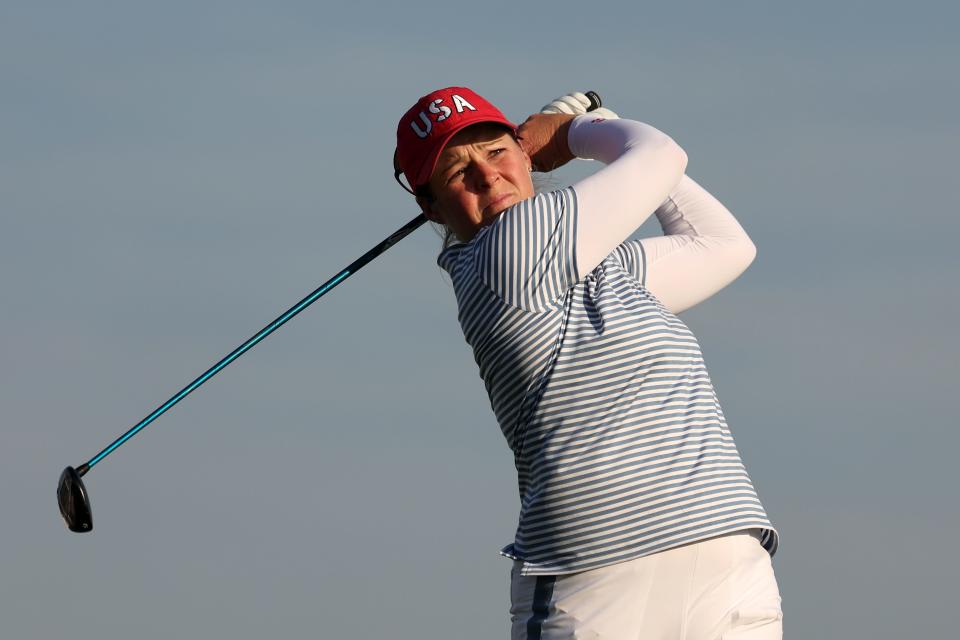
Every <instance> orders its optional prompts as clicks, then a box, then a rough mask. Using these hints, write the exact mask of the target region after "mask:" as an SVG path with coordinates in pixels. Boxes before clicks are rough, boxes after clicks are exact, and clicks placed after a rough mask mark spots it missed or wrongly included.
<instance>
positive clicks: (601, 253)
mask: <svg viewBox="0 0 960 640" xmlns="http://www.w3.org/2000/svg"><path fill="white" fill-rule="evenodd" d="M568 144H569V148H570V151H571V152H572V153H573V154H574V155H576V156H578V157H581V158H592V159H595V160H600V161H601V162H604V163H606V164H607V166H606V167H604V168H603V169H601V170H600V171H598V172H597V173H595V174H593V175H591V176H589V177H587V178H585V179H583V180H581V181H580V182H578V183H577V184H576V185H574V191H575V192H576V193H577V203H578V210H579V221H578V227H577V241H576V247H577V249H576V250H577V271H578V272H579V273H580V274H586V273H589V272H590V271H592V270H593V268H594V267H596V266H597V265H598V264H600V262H601V261H603V259H604V258H606V257H607V256H608V255H609V254H610V253H611V252H612V251H613V250H614V249H615V248H616V247H617V246H618V245H620V243H622V242H623V241H624V240H625V239H626V238H627V237H628V236H629V235H630V234H631V233H633V232H634V231H635V230H636V229H637V227H639V226H640V225H641V224H643V222H644V221H645V220H646V219H647V218H649V217H650V215H651V214H652V213H654V211H656V210H657V207H658V206H659V205H660V204H661V203H663V202H664V201H665V200H666V199H667V197H668V196H669V195H670V193H671V192H672V191H673V190H674V188H675V187H676V186H677V183H678V182H679V181H680V179H681V177H682V176H683V172H684V169H685V168H686V165H687V155H686V153H684V151H683V149H681V148H680V147H679V146H678V145H677V144H676V143H675V142H674V141H673V140H671V139H670V137H669V136H667V135H666V134H664V133H662V132H660V131H658V130H657V129H654V128H653V127H651V126H649V125H646V124H642V123H639V122H633V121H630V120H599V121H598V119H596V118H593V117H591V116H590V115H584V116H579V117H577V118H575V119H574V120H573V121H572V122H571V124H570V130H569V135H568ZM644 248H645V247H644Z"/></svg>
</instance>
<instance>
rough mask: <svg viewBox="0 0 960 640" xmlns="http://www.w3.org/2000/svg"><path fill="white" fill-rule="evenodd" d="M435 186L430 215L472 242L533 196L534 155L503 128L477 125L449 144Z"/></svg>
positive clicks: (432, 182)
mask: <svg viewBox="0 0 960 640" xmlns="http://www.w3.org/2000/svg"><path fill="white" fill-rule="evenodd" d="M430 190H431V192H432V193H433V202H431V203H430V205H429V209H428V210H427V211H426V213H427V217H428V218H430V219H431V220H433V221H434V222H441V223H443V224H445V225H447V227H449V228H450V229H451V230H452V231H453V232H454V234H455V235H456V236H457V239H459V240H460V241H461V242H469V241H470V240H471V239H472V238H473V236H475V235H476V234H477V232H478V231H479V230H480V229H481V228H483V227H484V226H486V225H488V224H490V223H491V222H492V221H493V220H494V219H495V218H496V217H497V216H498V215H500V214H501V213H502V212H503V211H504V210H506V209H507V208H509V207H511V206H512V205H514V204H516V203H518V202H521V201H523V200H526V199H527V198H531V197H533V195H534V191H533V180H532V179H531V178H530V157H529V156H528V155H527V154H526V153H525V152H524V151H523V149H521V148H520V145H519V144H517V141H516V140H514V138H513V135H512V134H511V132H509V131H507V130H505V129H504V128H503V127H501V126H498V125H495V124H477V125H473V126H471V127H467V128H466V129H464V130H463V131H460V132H459V133H457V134H456V135H455V136H454V137H453V138H451V139H450V142H448V143H447V146H446V147H445V148H444V149H443V152H442V153H441V154H440V157H439V159H438V160H437V167H436V169H434V171H433V175H432V176H430Z"/></svg>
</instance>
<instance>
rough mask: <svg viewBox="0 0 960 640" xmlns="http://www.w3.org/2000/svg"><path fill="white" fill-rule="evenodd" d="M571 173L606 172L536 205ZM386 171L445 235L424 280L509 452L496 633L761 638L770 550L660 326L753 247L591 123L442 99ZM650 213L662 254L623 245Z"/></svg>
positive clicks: (705, 404)
mask: <svg viewBox="0 0 960 640" xmlns="http://www.w3.org/2000/svg"><path fill="white" fill-rule="evenodd" d="M574 157H579V158H591V159H595V160H599V161H600V162H601V163H603V165H605V166H601V168H599V170H598V171H597V172H596V173H594V174H593V175H591V176H589V177H588V178H585V179H584V180H582V181H580V182H578V183H576V184H574V185H573V186H571V187H567V188H565V189H560V190H558V191H553V192H551V193H542V194H536V193H535V192H534V188H533V184H532V181H531V176H530V173H531V171H535V170H549V169H552V168H555V167H557V166H560V165H562V164H564V163H566V162H568V161H569V160H571V159H572V158H574ZM396 160H397V165H398V170H399V171H401V172H402V173H403V174H404V176H405V177H406V180H407V183H408V184H409V185H410V187H411V190H412V191H413V192H414V194H415V195H416V197H417V202H418V203H419V204H420V206H421V208H422V209H423V211H424V212H425V213H426V215H427V217H428V218H429V219H430V220H433V221H435V222H438V223H441V224H443V225H445V226H446V228H447V230H448V231H449V232H451V233H452V234H453V236H454V242H453V243H452V244H451V245H450V246H448V247H447V248H445V249H444V251H443V252H442V253H441V255H440V257H439V260H438V262H439V264H440V266H441V267H443V268H444V269H445V270H446V271H447V272H448V273H449V274H450V277H451V279H452V281H453V287H454V290H455V292H456V296H457V303H458V308H459V320H460V325H461V327H462V328H463V333H464V336H465V338H466V341H467V342H468V343H469V344H470V346H471V347H472V348H473V352H474V356H475V358H476V361H477V365H478V366H479V368H480V377H481V378H482V379H483V381H484V384H485V386H486V389H487V393H488V395H489V397H490V403H491V405H492V407H493V411H494V413H495V414H496V417H497V420H498V422H499V423H500V428H501V429H502V431H503V435H504V436H505V437H506V439H507V443H508V444H509V445H510V448H511V449H512V451H513V455H514V460H515V464H516V468H517V479H518V483H519V491H520V520H519V524H518V526H517V530H516V535H515V538H514V541H513V543H512V544H510V545H508V546H507V547H506V548H504V549H503V551H502V553H503V554H504V555H506V556H507V557H509V558H512V559H513V560H514V567H513V572H512V579H511V603H512V604H511V620H512V637H513V638H514V639H522V638H530V639H533V638H598V639H604V640H606V639H621V638H622V639H627V638H630V639H644V640H652V639H664V640H666V639H670V640H676V639H688V640H700V639H702V640H714V639H720V638H724V639H731V638H736V639H747V638H749V639H757V640H759V639H767V638H780V637H781V635H782V632H781V613H780V596H779V593H778V589H777V584H776V579H775V578H774V574H773V569H772V567H771V563H770V556H771V555H772V554H773V553H774V552H775V550H776V547H777V534H776V532H775V531H774V529H773V528H772V526H771V524H770V521H769V520H768V518H767V516H766V513H765V512H764V509H763V507H762V506H761V504H760V501H759V499H758V498H757V494H756V492H755V490H754V488H753V485H752V483H751V481H750V478H749V476H748V475H747V472H746V470H745V469H744V466H743V463H742V462H741V460H740V456H739V454H738V453H737V449H736V447H735V445H734V443H733V439H732V437H731V435H730V431H729V429H728V427H727V424H726V422H725V420H724V417H723V412H722V411H721V409H720V405H719V403H718V401H717V397H716V394H715V393H714V390H713V386H712V384H711V382H710V377H709V375H708V374H707V370H706V367H705V365H704V362H703V358H702V356H701V353H700V348H699V346H698V344H697V341H696V339H695V338H694V336H693V335H692V334H691V332H690V330H689V329H688V328H687V327H686V326H685V325H684V324H683V322H681V321H680V320H679V319H678V318H677V316H676V314H677V313H679V312H680V311H683V310H684V309H688V308H690V307H691V306H693V305H695V304H697V303H698V302H700V301H702V300H704V299H706V298H708V297H709V296H711V295H712V294H714V293H716V292H717V291H719V290H720V289H721V288H723V287H724V286H726V285H727V284H729V283H730V282H731V281H732V280H734V279H735V278H736V277H737V276H738V275H739V274H740V273H742V272H743V270H744V269H745V268H746V267H747V265H749V264H750V262H751V261H752V259H753V257H754V253H755V249H754V247H753V244H752V243H751V241H750V239H749V238H748V237H747V236H746V234H745V233H744V231H743V229H742V228H741V227H740V225H739V224H738V223H737V221H736V220H735V219H734V218H733V216H732V215H731V214H730V213H729V212H728V211H727V210H726V209H725V208H724V206H723V205H722V204H720V203H719V202H718V201H717V200H716V199H714V198H713V197H712V196H711V195H710V194H709V193H707V192H706V191H705V190H704V189H703V188H701V187H700V186H699V185H697V184H696V183H695V182H694V181H693V180H691V179H690V178H688V177H686V176H685V175H684V170H685V168H686V165H687V157H686V154H685V153H684V151H683V150H682V149H681V148H680V147H679V146H677V144H676V143H675V142H674V141H673V140H671V139H670V138H669V137H668V136H666V135H664V134H663V133H661V132H660V131H658V130H656V129H654V128H653V127H651V126H649V125H646V124H641V123H639V122H633V121H629V120H619V119H604V118H602V117H597V116H595V115H592V114H585V115H579V116H576V117H574V116H573V115H539V114H538V115H534V116H531V117H530V118H529V119H528V120H527V121H526V122H524V123H523V124H522V125H521V126H520V127H519V128H518V127H516V126H515V125H514V124H512V123H511V122H510V121H509V120H508V119H507V118H506V117H504V115H503V114H502V113H501V112H500V111H499V110H498V109H497V108H496V107H494V106H493V105H492V104H490V103H489V102H488V101H486V100H485V99H484V98H482V97H481V96H479V95H477V94H476V93H474V92H473V91H471V90H469V89H467V88H464V87H449V88H446V89H440V90H438V91H434V92H432V93H430V94H428V95H426V96H423V97H422V98H420V100H418V101H417V103H416V104H415V105H414V106H413V107H412V108H411V109H410V110H409V111H407V113H406V114H404V116H403V118H402V119H401V120H400V123H399V125H398V128H397V152H396ZM651 214H655V215H656V216H657V218H658V219H659V222H660V225H661V226H662V227H663V230H664V236H662V237H656V238H645V239H643V240H629V239H628V238H629V236H630V235H631V233H633V231H634V230H636V229H637V227H639V226H640V225H641V223H643V221H644V220H646V219H647V218H648V217H649V216H650V215H651Z"/></svg>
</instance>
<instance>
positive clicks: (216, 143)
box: [0, 0, 960, 640]
mask: <svg viewBox="0 0 960 640" xmlns="http://www.w3.org/2000/svg"><path fill="white" fill-rule="evenodd" d="M958 18H960V14H958V11H957V9H956V8H955V6H954V5H952V4H950V3H924V2H921V3H914V4H912V5H910V7H907V6H906V5H903V4H902V3H890V2H869V3H868V2H844V3H833V2H808V3H792V4H790V5H789V6H787V5H783V6H775V5H771V4H770V3H762V2H729V3H723V4H718V3H703V4H701V5H697V4H680V3H677V4H673V5H669V6H660V7H657V8H654V9H644V8H642V6H640V5H638V4H637V3H627V2H604V3H599V4H596V5H588V4H582V3H571V2H566V1H562V2H555V3H551V4H549V5H539V6H538V5H533V4H519V3H513V2H502V3H487V4H486V5H484V6H482V7H481V6H472V5H471V6H467V5H462V4H456V3H446V4H444V3H437V2H421V1H419V0H416V1H414V2H408V3H398V4H396V5H391V6H387V5H385V4H384V5H381V4H379V3H369V2H357V3H354V4H353V5H351V6H350V7H349V8H348V7H339V8H336V9H333V8H325V7H320V6H318V5H317V3H309V2H275V3H269V4H268V3H251V2H180V1H171V2H165V3H144V2H85V3H67V2H59V3H58V2H49V3H48V2H33V3H27V2H16V1H14V2H5V3H3V4H2V5H0V96H2V99H0V115H2V117H0V287H2V288H0V291H2V295H3V302H2V304H0V323H2V327H3V331H2V333H0V406H2V407H3V411H2V423H0V450H2V451H3V452H4V454H5V461H4V464H3V465H2V467H0V500H2V504H3V508H4V517H3V525H4V526H3V535H2V538H3V542H4V544H3V546H2V551H0V635H2V636H3V637H5V638H18V639H20V638H52V637H66V636H68V635H69V636H70V637H74V638H97V639H99V640H112V639H119V638H138V639H140V640H151V639H154V638H157V639H159V638H170V637H205V638H231V639H234V640H241V639H246V638H263V637H283V638H292V637H331V638H332V637H340V638H343V637H346V638H351V637H390V638H397V639H405V638H411V639H412V638H434V637H435V638H450V637H457V638H465V639H474V638H476V639H481V638H484V639H485V638H496V637H506V632H507V613H506V610H507V600H508V594H507V588H506V587H507V583H508V578H509V576H508V573H509V562H508V561H506V560H504V559H502V558H499V557H498V556H497V553H496V552H497V549H498V548H499V547H500V546H501V545H502V544H504V543H506V542H508V541H509V540H510V539H511V536H512V532H513V526H514V524H515V518H516V514H517V509H518V501H517V498H516V489H515V478H514V469H513V465H512V458H511V455H510V453H509V451H508V449H507V447H506V445H505V443H504V442H503V441H502V437H501V436H500V433H499V430H498V427H497V425H496V422H495V420H494V418H493V414H492V412H491V411H490V409H489V406H488V404H487V400H486V396H485V394H484V392H483V387H482V383H481V381H480V380H479V378H478V376H477V373H476V369H475V366H474V364H473V359H472V356H471V354H470V352H469V349H468V348H467V346H466V345H465V344H464V342H463V339H462V336H461V334H460V331H459V327H458V326H457V323H456V317H455V305H454V300H453V295H452V290H451V288H450V286H449V284H448V283H447V281H446V280H445V278H444V277H443V276H442V274H441V272H440V270H439V269H438V268H437V267H436V265H435V264H434V257H435V255H436V253H437V250H438V246H439V239H438V238H437V237H436V236H435V235H434V234H432V233H431V232H430V231H429V230H427V229H422V230H420V231H419V232H418V233H417V234H415V235H414V236H412V237H410V238H408V239H407V240H406V241H404V242H403V243H401V244H400V245H398V246H397V247H395V248H394V249H393V250H392V251H391V252H390V253H388V254H387V255H385V256H383V257H382V258H381V259H380V260H379V261H377V262H375V263H373V264H372V265H371V266H369V267H368V268H367V269H366V270H364V272H362V273H361V274H359V275H358V276H356V277H355V278H354V279H352V280H351V281H350V282H349V283H347V284H346V285H344V286H343V287H342V288H340V289H337V291H335V292H334V293H332V294H330V296H328V297H327V298H325V299H324V300H323V301H321V302H320V303H318V305H317V306H316V307H315V308H312V309H310V310H309V311H308V312H306V313H305V314H304V315H303V316H301V317H299V318H297V319H296V320H295V321H293V322H292V323H291V324H289V325H287V326H286V327H284V328H283V329H282V330H281V332H280V333H278V334H276V335H275V336H273V337H271V338H270V339H269V340H268V341H267V342H265V343H264V344H262V345H260V346H259V347H257V349H255V350H254V351H252V352H250V353H249V354H248V355H246V356H245V357H244V358H243V359H242V360H240V361H239V362H237V363H236V364H234V365H233V366H231V367H230V368H229V369H227V370H226V371H225V372H224V373H222V374H221V375H220V376H219V377H217V378H216V379H214V380H213V381H211V382H210V383H208V384H207V385H206V386H205V387H204V388H203V389H202V390H201V391H199V392H198V393H196V394H194V395H193V396H191V397H190V398H188V399H187V400H185V401H184V402H183V403H182V404H180V405H179V406H177V407H176V408H175V409H173V410H172V411H171V412H170V413H168V414H167V415H165V416H164V417H163V418H161V420H160V421H158V422H157V423H155V424H154V425H153V426H151V427H149V428H148V429H147V430H146V431H145V432H143V433H142V434H140V435H139V436H137V438H136V439H134V440H133V441H131V442H130V443H128V444H127V445H125V446H124V447H123V449H121V450H120V451H118V452H117V453H116V454H114V455H113V456H111V457H110V458H108V459H107V460H105V461H104V462H103V463H102V465H100V466H98V467H97V468H96V470H95V471H94V472H93V473H91V474H90V475H88V476H87V478H86V481H87V486H88V488H89V489H90V491H91V493H92V496H93V509H94V517H95V525H96V526H95V530H94V532H93V533H92V534H90V535H84V536H79V535H74V534H70V533H68V532H67V531H66V530H65V529H64V528H63V526H62V524H61V522H60V518H59V515H58V513H57V510H56V506H55V504H54V489H55V484H56V479H57V476H58V474H59V472H60V470H61V469H62V468H63V467H64V466H66V465H68V464H70V465H79V464H80V463H82V462H84V461H86V460H87V459H88V458H90V457H91V456H92V455H94V454H95V453H97V452H98V451H99V450H100V449H101V448H102V447H103V446H105V445H106V444H108V443H109V442H110V441H111V440H112V439H113V438H114V437H115V436H116V435H118V434H120V433H122V432H123V431H125V430H126V429H127V428H128V427H129V426H131V425H132V424H133V423H135V422H136V421H138V420H139V419H140V418H142V417H143V416H144V415H146V414H147V413H149V411H151V410H152V409H153V408H154V407H156V406H157V405H158V404H159V403H161V402H162V401H163V400H165V399H166V398H168V397H169V396H170V395H172V394H173V393H174V392H176V391H177V390H178V389H179V388H180V387H182V386H183V385H184V384H186V383H187V382H189V381H190V380H191V379H193V377H194V376H196V375H197V374H199V373H200V372H202V371H203V370H204V369H205V368H206V367H207V366H209V365H210V364H211V363H213V362H214V361H216V360H217V359H218V358H220V357H221V356H222V355H224V354H225V353H227V352H228V351H230V350H231V349H232V348H233V347H234V346H236V345H237V344H238V343H239V342H241V341H242V340H243V339H245V338H246V337H248V336H249V335H250V334H252V333H253V332H254V331H255V330H257V329H258V328H259V327H260V326H262V325H263V324H265V323H266V322H268V321H269V320H271V319H272V318H273V317H274V316H276V315H277V314H278V313H279V312H280V311H282V310H283V309H285V308H286V307H287V306H289V305H290V304H292V303H293V302H295V301H296V300H297V299H299V297H300V296H302V295H303V294H304V293H306V292H308V291H310V290H311V289H313V288H314V287H315V286H316V285H317V284H318V283H320V282H322V281H323V280H325V279H326V278H327V277H329V276H330V275H332V274H333V273H335V272H336V271H337V270H338V269H339V268H340V267H342V266H343V265H345V264H347V263H348V262H350V261H351V260H353V259H354V258H355V257H356V256H358V255H359V254H360V253H362V252H363V251H365V250H366V249H368V248H369V247H370V246H372V245H373V244H375V243H376V242H378V241H379V240H380V239H382V238H383V237H385V236H386V235H387V234H389V233H390V232H391V231H393V230H394V229H395V228H397V227H399V226H400V225H401V224H403V223H404V222H405V221H406V220H408V219H409V218H411V217H413V215H415V213H416V211H415V209H414V208H413V206H412V202H410V201H409V199H408V198H407V197H405V195H404V193H403V192H402V191H401V190H400V189H399V188H398V187H397V186H396V185H395V183H394V182H393V180H392V178H391V173H390V169H391V156H392V151H393V144H394V142H393V140H394V132H395V127H396V121H397V119H398V117H399V116H400V114H401V113H402V112H403V111H404V110H405V109H406V108H407V107H408V106H409V105H410V104H412V102H413V101H414V100H415V99H416V98H417V97H418V96H420V95H422V94H423V93H425V92H427V91H429V90H431V89H433V88H436V87H439V86H445V85H448V84H465V85H468V86H471V87H473V88H475V89H476V90H478V91H480V92H481V93H483V94H484V95H486V96H487V97H489V98H490V99H491V100H493V101H494V102H496V103H498V104H500V105H501V106H502V107H503V109H504V110H505V111H506V112H507V113H508V114H509V115H511V116H513V117H515V118H518V119H522V118H523V117H525V115H526V114H528V113H530V112H532V111H535V110H537V109H538V108H539V107H540V106H541V105H542V104H543V103H544V102H546V101H547V100H549V99H550V98H553V97H554V96H556V95H559V94H561V93H565V92H567V91H569V90H572V89H580V90H585V89H595V90H597V91H599V92H600V93H601V94H602V95H603V96H604V97H605V99H606V102H607V104H608V105H609V106H610V107H612V108H613V109H615V110H617V111H619V112H620V113H621V115H623V116H625V117H632V118H636V119H640V120H645V121H648V122H650V123H652V124H654V125H656V126H658V127H659V128H661V129H663V130H665V131H667V132H668V133H670V134H671V135H672V136H673V137H674V138H675V139H677V140H678V141H679V142H680V143H681V145H683V146H684V148H685V149H686V150H687V152H688V154H689V156H690V165H689V173H690V175H692V176H693V177H695V178H696V179H697V180H698V181H700V182H701V183H702V184H704V185H705V186H707V187H708V188H709V189H710V190H711V191H712V192H714V193H715V194H716V195H717V196H718V197H719V198H720V199H721V200H722V201H723V202H724V203H725V204H727V206H728V207H729V208H730V209H731V210H732V211H733V212H734V213H735V214H736V215H737V216H738V217H739V219H740V220H741V222H742V223H743V225H744V226H745V227H746V229H747V230H748V232H749V233H750V234H751V236H752V237H753V239H754V241H755V242H756V244H757V246H758V249H759V256H758V259H757V261H756V262H755V263H754V265H753V266H752V267H751V269H750V270H749V271H748V272H747V273H746V274H745V275H744V276H743V277H742V278H741V279H740V280H738V281H737V282H736V283H735V284H734V285H732V286H731V287H729V288H728V289H727V290H725V291H723V292H722V293H720V294H719V295H717V296H716V297H715V298H713V299H711V300H710V301H708V302H707V303H704V304H703V305H701V306H700V307H698V308H696V309H694V310H692V311H690V312H689V313H687V314H685V316H684V318H685V320H686V321H687V322H688V323H689V324H690V325H691V327H692V328H693V329H694V331H695V332H696V333H697V335H698V337H699V338H700V340H701V343H702V345H703V349H704V352H705V355H706V358H707V363H708V366H709V367H710V370H711V373H712V375H713V377H714V380H715V382H716V385H717V389H718V393H719V395H720V399H721V401H722V403H723V405H724V408H725V411H726V413H727V417H728V420H729V422H730V424H731V427H732V429H733V430H734V433H735V436H736V438H737V442H738V445H739V447H740V449H741V452H742V454H743V457H744V459H745V462H746V464H747V467H748V469H749V470H750V472H751V475H752V476H753V478H754V481H755V483H756V485H757V487H758V490H759V492H760V495H761V498H762V499H763V500H764V503H765V504H766V506H767V508H768V511H769V512H770V515H771V517H772V518H773V520H774V522H775V524H776V525H777V527H778V529H779V530H780V531H781V534H782V536H783V544H782V547H781V551H780V553H779V554H778V556H777V558H776V559H775V566H776V570H777V573H778V578H779V580H780V585H781V590H782V593H783V596H784V609H785V614H786V619H785V624H786V630H787V635H788V637H796V638H802V637H815V638H831V637H836V638H848V639H861V638H862V639H868V638H869V639H870V640H875V639H877V638H902V637H952V636H953V635H955V633H956V629H955V624H954V620H953V609H954V608H955V606H956V599H957V588H956V580H957V575H958V574H960V561H958V560H957V555H956V554H955V553H953V547H954V546H955V539H956V537H957V535H958V534H960V513H958V505H957V496H956V485H957V482H956V479H955V478H954V475H955V474H954V472H953V469H954V467H955V457H956V456H955V452H956V451H957V449H958V447H960V435H958V432H957V423H958V420H957V418H956V413H955V411H954V410H952V408H953V405H954V404H955V403H954V402H953V396H954V395H956V393H957V391H956V389H957V383H958V381H960V340H958V338H957V333H956V327H957V326H958V325H960V296H958V287H957V284H956V282H957V278H958V276H960V259H958V252H957V250H956V248H955V246H954V245H955V243H956V242H957V238H958V236H960V223H958V221H957V215H958V211H960V198H958V196H957V188H956V182H957V180H956V176H955V173H956V170H957V160H956V147H957V143H958V142H960V127H958V125H957V114H958V113H960V88H958V81H957V79H956V77H957V73H956V66H957V61H958V60H960V46H958V44H957V40H956V34H955V25H956V24H957V21H958ZM588 168H589V167H587V168H584V167H579V168H572V169H571V170H569V171H566V172H562V173H559V174H558V175H556V176H555V179H556V180H557V181H559V182H563V181H566V180H570V179H573V177H574V176H576V175H578V173H577V172H581V174H582V172H583V171H585V170H586V169H588ZM643 232H644V233H655V232H656V229H655V228H645V229H644V230H643ZM950 487H954V488H953V489H951V488H950ZM450 629H455V630H456V631H455V632H451V631H450Z"/></svg>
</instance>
